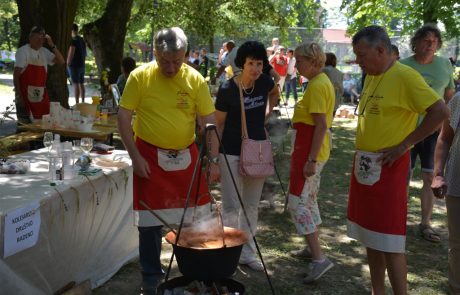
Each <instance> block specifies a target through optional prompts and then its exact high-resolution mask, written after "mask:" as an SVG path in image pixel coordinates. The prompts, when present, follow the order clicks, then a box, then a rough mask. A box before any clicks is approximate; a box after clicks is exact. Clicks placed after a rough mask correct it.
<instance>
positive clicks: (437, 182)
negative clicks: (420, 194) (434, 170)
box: [431, 175, 447, 199]
mask: <svg viewBox="0 0 460 295" xmlns="http://www.w3.org/2000/svg"><path fill="white" fill-rule="evenodd" d="M431 190H432V191H433V194H434V196H435V197H436V198H439V199H442V198H444V196H445V195H446V193H447V183H446V181H445V179H444V176H440V175H438V176H435V177H434V178H433V182H432V183H431Z"/></svg>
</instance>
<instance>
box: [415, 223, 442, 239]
mask: <svg viewBox="0 0 460 295" xmlns="http://www.w3.org/2000/svg"><path fill="white" fill-rule="evenodd" d="M418 229H419V230H420V235H421V236H422V237H423V238H424V239H425V240H427V241H430V242H433V243H439V242H441V236H440V235H439V233H438V232H436V231H435V230H434V229H433V228H432V227H431V226H429V225H426V224H421V223H420V224H419V225H418Z"/></svg>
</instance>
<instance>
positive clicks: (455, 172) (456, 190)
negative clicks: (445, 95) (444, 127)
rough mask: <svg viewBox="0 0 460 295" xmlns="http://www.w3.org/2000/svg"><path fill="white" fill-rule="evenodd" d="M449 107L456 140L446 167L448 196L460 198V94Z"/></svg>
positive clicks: (451, 147)
mask: <svg viewBox="0 0 460 295" xmlns="http://www.w3.org/2000/svg"><path fill="white" fill-rule="evenodd" d="M448 106H449V108H450V110H451V114H450V127H452V130H453V131H454V139H453V140H452V144H451V146H450V153H449V159H448V161H447V166H446V180H447V195H449V196H455V197H460V181H459V180H460V178H459V175H460V174H459V171H460V126H459V124H460V92H459V93H457V94H456V95H455V96H454V97H452V99H451V100H450V101H449V103H448Z"/></svg>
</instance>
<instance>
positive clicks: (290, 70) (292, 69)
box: [287, 57, 296, 80]
mask: <svg viewBox="0 0 460 295" xmlns="http://www.w3.org/2000/svg"><path fill="white" fill-rule="evenodd" d="M287 74H288V75H291V80H292V79H294V78H295V77H296V71H295V57H291V58H290V59H289V61H288V69H287Z"/></svg>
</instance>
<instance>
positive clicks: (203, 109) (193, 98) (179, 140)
mask: <svg viewBox="0 0 460 295" xmlns="http://www.w3.org/2000/svg"><path fill="white" fill-rule="evenodd" d="M120 106H121V107H123V108H125V109H128V110H131V111H135V112H136V118H135V121H134V125H133V129H134V133H135V136H137V137H139V138H141V139H143V140H144V141H146V142H148V143H150V144H152V145H155V146H157V147H160V148H163V149H184V148H186V147H187V146H189V145H190V144H192V143H193V141H194V140H195V122H196V116H197V115H200V116H206V115H210V114H212V113H213V112H214V110H215V109H214V105H213V102H212V99H211V95H210V93H209V88H208V85H207V83H206V81H205V80H204V78H203V76H201V75H200V73H199V72H197V71H195V70H194V69H192V68H191V67H190V66H188V65H186V64H183V65H182V67H181V69H180V70H179V72H178V73H177V75H176V76H174V77H173V78H168V77H165V76H164V75H163V74H162V73H161V72H160V69H159V67H158V64H157V63H156V62H151V63H148V64H146V65H144V66H141V67H139V68H136V69H135V70H133V71H132V72H131V73H130V75H129V78H128V81H127V82H126V86H125V89H124V91H123V95H122V98H121V101H120Z"/></svg>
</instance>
